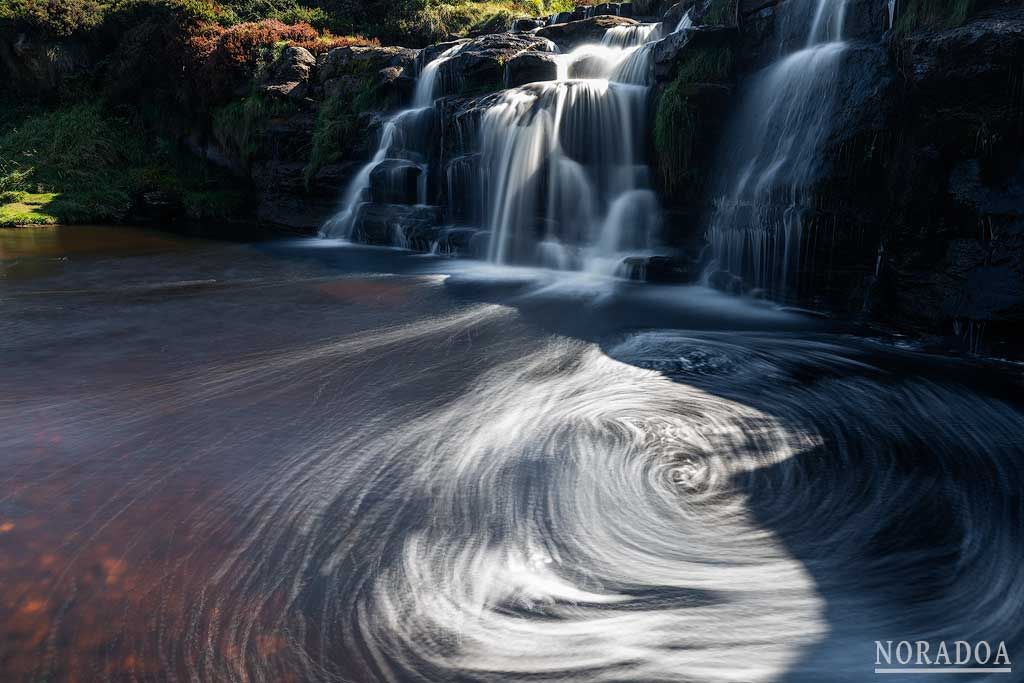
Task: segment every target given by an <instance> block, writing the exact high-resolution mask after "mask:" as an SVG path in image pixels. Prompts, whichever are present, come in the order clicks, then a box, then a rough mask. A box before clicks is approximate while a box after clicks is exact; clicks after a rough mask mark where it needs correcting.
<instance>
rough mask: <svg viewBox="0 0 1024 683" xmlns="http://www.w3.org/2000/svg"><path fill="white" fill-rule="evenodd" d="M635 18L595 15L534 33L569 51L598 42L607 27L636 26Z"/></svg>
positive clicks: (563, 50)
mask: <svg viewBox="0 0 1024 683" xmlns="http://www.w3.org/2000/svg"><path fill="white" fill-rule="evenodd" d="M637 23H639V22H637V21H636V20H635V19H628V18H626V17H616V16H597V17H592V18H590V19H582V20H579V21H570V22H568V23H565V24H554V25H553V26H545V27H544V28H542V29H538V30H537V33H536V35H538V36H540V37H541V38H547V39H548V40H550V41H551V42H553V43H554V44H555V45H557V46H558V49H559V50H561V51H562V52H571V51H572V50H573V49H574V48H577V47H579V46H580V45H586V44H588V43H600V42H601V39H602V38H604V34H605V33H607V31H608V29H610V28H613V27H615V26H636V25H637Z"/></svg>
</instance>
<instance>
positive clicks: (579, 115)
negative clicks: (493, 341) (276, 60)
mask: <svg viewBox="0 0 1024 683" xmlns="http://www.w3.org/2000/svg"><path fill="white" fill-rule="evenodd" d="M658 28H659V26H658V25H657V24H638V25H635V26H622V27H615V28H612V29H611V30H609V31H608V32H607V33H606V34H605V36H604V38H603V40H602V42H601V43H600V44H590V45H584V46H581V47H579V48H577V49H576V50H574V51H573V52H571V53H568V54H558V55H555V56H554V58H555V60H556V63H557V78H556V80H555V81H547V82H541V83H532V84H529V85H525V86H522V87H519V88H514V89H510V90H506V91H503V92H502V93H499V94H496V95H493V96H490V97H489V98H487V99H484V100H483V101H482V102H480V104H479V106H478V107H477V108H476V111H475V112H474V115H472V116H465V117H463V118H462V119H461V120H459V121H457V122H456V126H455V127H456V129H457V131H456V132H457V136H456V137H457V142H456V143H455V147H456V150H455V153H454V154H449V155H448V158H447V161H446V165H445V169H444V170H445V176H446V181H447V182H446V186H447V190H448V192H447V194H448V199H449V207H448V214H449V219H450V220H453V221H455V222H456V223H458V224H464V225H467V226H469V227H472V228H474V229H478V230H480V231H482V233H484V234H487V235H489V245H488V247H487V251H486V253H487V256H488V258H489V259H490V260H492V261H494V262H497V263H522V264H534V265H544V266H548V267H554V268H558V269H571V270H584V269H585V270H591V271H597V272H603V273H607V274H613V273H615V272H616V270H617V269H618V268H619V266H620V264H621V262H622V261H623V259H625V258H626V257H628V256H630V255H638V254H644V253H647V250H649V249H650V247H651V246H652V245H653V244H654V240H655V238H656V236H657V233H658V230H659V223H660V209H659V206H658V202H657V200H656V198H655V195H654V193H653V192H652V191H651V189H650V186H649V182H648V178H647V176H648V172H647V167H646V164H645V162H644V158H643V149H644V144H643V133H644V126H645V119H646V117H645V109H646V106H647V88H648V86H649V85H650V82H651V62H650V50H649V47H650V44H651V40H652V38H654V37H655V36H656V34H657V32H658ZM467 46H468V43H461V44H459V45H456V46H454V47H452V48H450V49H448V50H447V51H445V52H443V53H441V54H440V55H439V56H438V57H436V58H435V59H434V60H432V61H431V62H429V63H428V64H426V65H424V66H423V68H422V70H421V73H420V77H419V80H418V83H417V86H416V92H415V96H414V101H413V108H412V109H409V110H406V111H404V112H401V113H399V114H397V115H395V116H393V117H392V118H391V119H390V120H388V122H387V123H386V124H385V126H384V130H383V134H382V136H381V143H380V147H379V148H378V150H377V152H376V154H375V155H374V157H373V159H372V160H371V161H370V162H369V164H367V165H366V167H364V168H363V169H362V170H361V171H360V173H359V174H358V175H357V176H356V178H355V180H354V181H353V182H352V183H351V184H350V186H349V188H348V189H347V190H346V192H345V196H344V200H343V208H342V210H341V211H340V212H339V213H338V215H337V216H336V217H335V218H334V219H332V221H331V222H330V223H329V224H328V225H327V226H325V229H324V231H323V234H325V235H327V236H337V237H343V238H349V239H350V238H353V237H357V235H355V234H354V233H355V232H356V231H357V229H358V228H357V226H358V224H359V222H360V211H361V208H362V207H364V206H365V202H367V201H368V200H369V199H370V196H369V195H370V189H371V186H373V187H376V184H375V183H373V182H371V176H372V175H373V174H375V173H384V172H385V170H386V168H387V167H386V166H385V163H386V162H387V161H388V160H389V159H396V160H403V161H405V162H412V163H415V164H422V168H421V173H420V175H419V178H421V179H422V188H423V189H422V190H421V191H420V192H418V194H417V202H418V203H420V204H422V203H425V201H426V198H425V195H426V184H425V183H426V181H425V179H426V176H427V169H426V166H425V164H426V160H427V159H428V158H429V157H430V155H429V153H428V150H429V149H430V146H431V145H432V144H433V142H434V141H433V140H432V139H431V138H432V136H431V132H430V130H429V129H430V126H428V125H426V123H425V122H424V121H425V120H426V119H429V117H430V116H431V115H432V111H433V110H432V105H433V103H434V101H435V100H436V99H437V98H438V97H441V96H443V95H445V94H446V93H445V91H446V90H448V89H449V88H447V87H446V86H445V85H444V84H443V83H442V82H441V80H442V69H441V67H442V66H443V65H444V63H445V62H446V61H448V60H450V59H453V58H455V57H457V56H458V55H459V53H460V51H462V50H464V49H466V47H467ZM417 135H419V136H421V137H422V139H414V138H415V137H416V136H417ZM382 168H384V169H385V170H378V169H382ZM404 169H405V167H398V172H397V175H396V177H395V179H394V180H393V181H392V180H391V179H390V176H389V177H387V178H385V180H386V182H387V183H388V184H392V183H393V184H396V185H399V184H401V183H402V181H403V178H404V175H403V173H404V172H405V170H404ZM393 241H394V242H397V243H399V244H401V243H403V239H402V238H401V236H397V235H396V236H395V239H394V240H393Z"/></svg>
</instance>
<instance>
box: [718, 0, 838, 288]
mask: <svg viewBox="0 0 1024 683" xmlns="http://www.w3.org/2000/svg"><path fill="white" fill-rule="evenodd" d="M794 5H795V7H794V8H793V11H796V12H801V13H802V14H801V17H802V20H803V21H805V24H804V25H806V26H807V27H808V30H807V40H806V43H805V44H804V46H803V47H802V48H801V49H798V50H796V51H795V52H792V53H790V54H788V55H784V56H783V57H782V58H780V59H779V60H778V61H776V62H775V63H774V64H772V65H770V66H769V67H767V68H766V69H765V70H764V71H762V72H761V73H760V74H758V75H757V76H755V77H754V79H753V82H752V85H751V87H750V90H749V91H748V92H747V93H746V95H745V97H744V100H743V103H742V105H741V107H740V110H739V112H738V115H737V116H736V118H735V119H734V120H733V123H732V125H731V129H730V132H729V135H728V137H727V140H728V141H729V142H728V143H727V147H726V150H725V159H724V161H723V169H722V173H721V175H720V177H721V182H722V184H721V185H720V186H719V188H718V192H717V199H716V210H715V213H714V216H713V218H712V220H711V225H710V228H709V230H708V239H709V241H710V242H711V246H712V251H713V255H714V260H713V263H712V265H711V266H710V268H709V271H710V270H726V271H729V272H730V273H732V274H734V275H739V276H742V277H743V278H744V279H746V280H747V281H748V282H749V283H750V284H752V285H753V286H755V287H759V288H763V289H765V290H768V291H769V292H770V293H771V294H772V295H773V296H785V295H786V294H787V293H792V292H794V290H795V289H796V288H797V287H798V285H799V277H800V269H801V267H802V266H803V265H805V264H802V262H801V261H802V257H803V256H804V253H803V252H804V251H805V249H806V245H807V243H808V241H809V240H812V239H813V235H811V234H809V233H810V232H811V231H812V229H813V214H814V207H813V206H812V200H813V197H812V196H811V189H812V187H811V185H812V183H813V181H814V178H815V176H816V173H817V171H818V169H819V163H820V161H819V151H820V150H821V148H822V144H823V143H824V141H825V140H826V138H827V137H828V135H829V134H830V132H831V126H832V115H833V110H834V104H835V101H836V96H837V92H836V88H837V82H838V77H839V75H840V69H841V67H842V59H843V54H844V52H845V50H846V48H847V45H846V43H845V42H844V41H843V40H842V36H843V19H844V17H845V9H846V7H845V5H846V0H807V1H806V2H804V3H803V4H800V3H794ZM801 17H797V19H800V18H801Z"/></svg>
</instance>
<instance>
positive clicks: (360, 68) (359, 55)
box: [317, 45, 418, 83]
mask: <svg viewBox="0 0 1024 683" xmlns="http://www.w3.org/2000/svg"><path fill="white" fill-rule="evenodd" d="M417 54H418V50H412V49H410V48H407V47H370V46H362V45H352V46H346V47H336V48H334V49H333V50H330V51H328V52H326V53H325V54H322V55H320V57H319V59H318V60H317V80H318V82H319V83H324V82H326V81H328V80H330V79H332V78H338V77H339V76H368V75H371V74H375V73H377V72H379V71H380V70H381V69H386V68H388V67H397V68H398V69H399V70H400V71H402V72H404V73H405V74H407V75H409V76H410V77H411V76H414V75H415V69H416V67H415V65H416V56H417Z"/></svg>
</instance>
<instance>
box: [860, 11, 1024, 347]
mask: <svg viewBox="0 0 1024 683" xmlns="http://www.w3.org/2000/svg"><path fill="white" fill-rule="evenodd" d="M893 51H894V53H895V54H897V55H898V56H899V58H900V70H901V72H902V73H903V74H904V76H905V77H906V91H905V95H904V97H905V100H904V102H903V106H902V107H901V112H902V115H901V118H900V119H899V121H898V122H897V129H898V131H899V135H900V139H899V142H898V144H895V145H894V146H893V149H892V151H891V161H890V169H891V171H890V176H889V183H888V188H889V191H890V193H891V194H890V196H891V206H892V210H893V216H892V218H891V223H892V229H891V230H890V231H889V232H888V233H887V235H886V242H885V258H884V260H883V269H882V276H883V280H882V287H881V288H880V289H881V292H880V295H879V310H880V313H881V314H884V315H886V316H887V317H891V318H893V319H898V320H902V321H905V322H908V323H912V324H920V325H923V326H926V327H927V328H929V329H939V330H944V331H947V332H948V331H950V330H953V329H954V328H955V329H956V330H958V331H960V332H961V333H962V334H963V335H964V336H965V337H966V336H968V335H969V334H970V335H976V334H977V333H978V332H979V331H980V330H982V329H987V330H988V332H989V334H990V335H992V334H995V331H996V330H998V329H1000V327H1002V328H1004V330H1003V331H1004V332H1005V333H1008V330H1009V329H1010V328H1011V327H1012V326H1013V325H1014V324H1015V323H1019V322H1020V321H1021V320H1022V318H1024V261H1022V253H1024V252H1022V250H1024V161H1022V160H1024V101H1022V99H1021V95H1020V88H1021V86H1019V85H1018V86H1016V89H1015V88H1014V87H1012V86H1008V84H1011V83H1018V84H1019V83H1022V82H1024V9H1021V8H1006V9H996V10H992V11H989V12H987V13H983V14H981V15H979V16H977V17H976V18H975V19H974V20H972V21H970V22H968V23H967V24H966V25H964V26H961V27H958V28H954V29H949V30H943V31H920V32H916V33H912V34H910V35H907V36H905V37H898V36H897V37H894V43H893ZM972 339H973V342H972V343H976V342H977V337H976V336H972Z"/></svg>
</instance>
